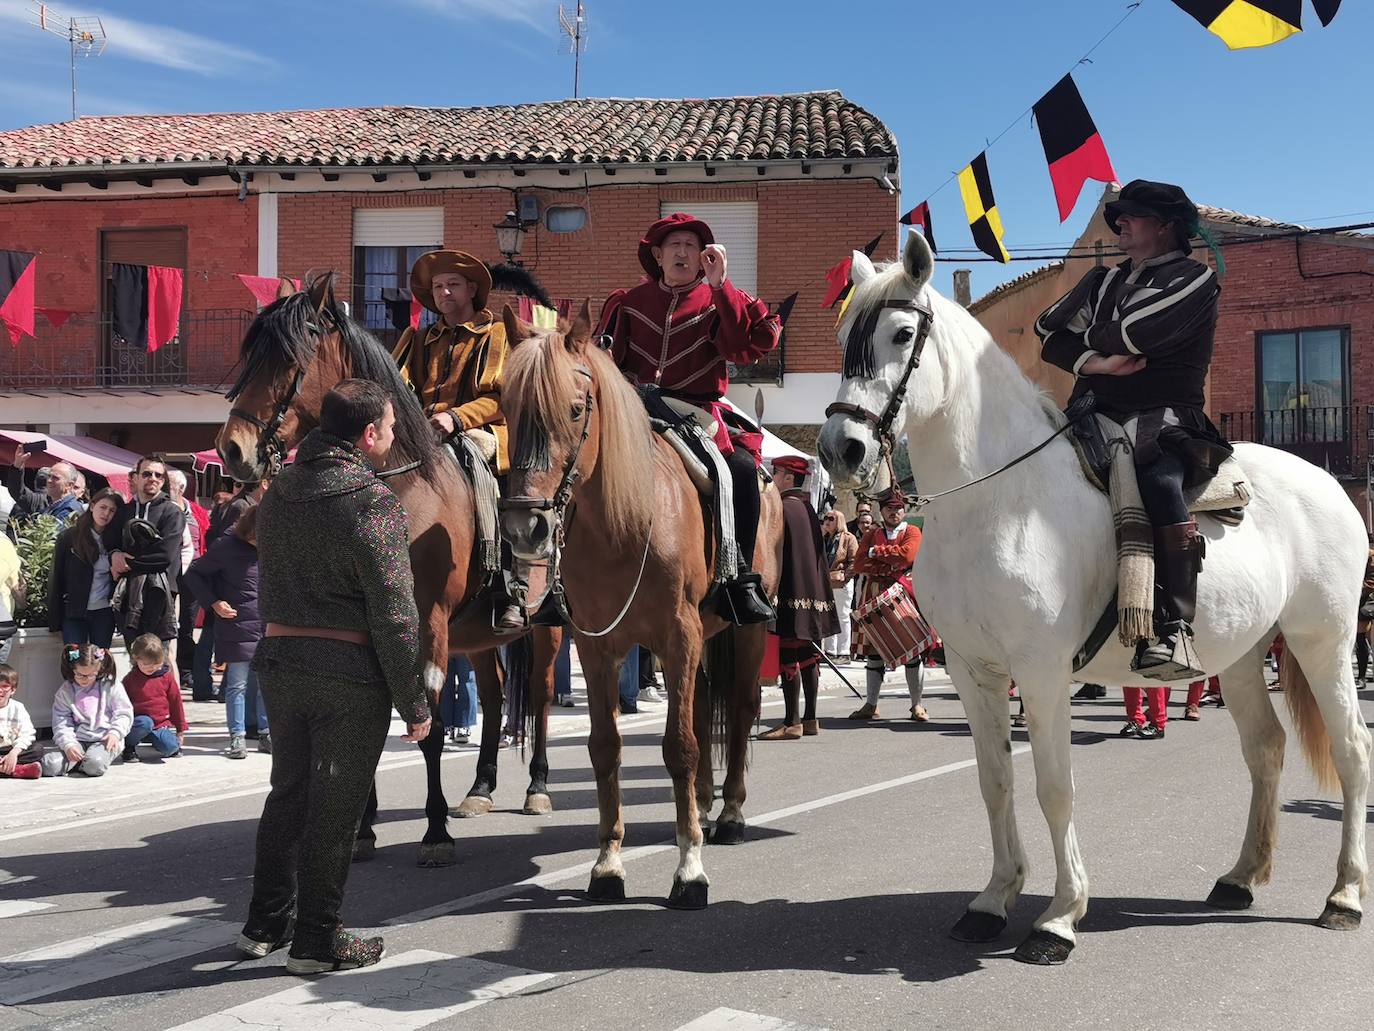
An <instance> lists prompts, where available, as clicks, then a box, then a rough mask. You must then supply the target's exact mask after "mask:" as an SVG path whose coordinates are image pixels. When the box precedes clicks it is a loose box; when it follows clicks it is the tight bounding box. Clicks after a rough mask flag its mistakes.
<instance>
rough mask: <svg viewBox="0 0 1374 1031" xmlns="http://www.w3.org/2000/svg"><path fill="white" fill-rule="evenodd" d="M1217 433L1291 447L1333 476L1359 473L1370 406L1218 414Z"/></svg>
mask: <svg viewBox="0 0 1374 1031" xmlns="http://www.w3.org/2000/svg"><path fill="white" fill-rule="evenodd" d="M1221 432H1222V433H1224V434H1225V435H1226V437H1227V439H1228V440H1249V441H1254V442H1256V443H1259V444H1268V445H1270V446H1271V447H1276V448H1281V449H1282V450H1284V451H1291V452H1292V453H1293V454H1295V455H1298V456H1299V457H1301V458H1305V459H1307V461H1309V462H1311V463H1312V464H1314V465H1319V466H1321V467H1322V468H1323V469H1327V470H1330V471H1331V472H1332V473H1334V474H1335V475H1337V476H1354V475H1360V476H1362V475H1364V467H1365V461H1366V460H1367V458H1368V456H1369V441H1370V435H1371V433H1374V408H1371V406H1369V405H1337V406H1334V407H1328V408H1301V407H1295V408H1276V409H1270V410H1260V411H1243V412H1222V413H1221Z"/></svg>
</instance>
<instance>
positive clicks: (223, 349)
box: [0, 308, 254, 390]
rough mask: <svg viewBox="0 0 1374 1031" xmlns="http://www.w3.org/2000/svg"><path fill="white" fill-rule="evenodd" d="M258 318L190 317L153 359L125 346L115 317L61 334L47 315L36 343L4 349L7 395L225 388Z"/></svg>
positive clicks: (223, 313) (2, 375)
mask: <svg viewBox="0 0 1374 1031" xmlns="http://www.w3.org/2000/svg"><path fill="white" fill-rule="evenodd" d="M253 317H254V313H253V312H251V311H244V310H241V309H237V308H208V309H201V310H196V311H183V312H182V313H181V321H180V323H179V326H178V331H177V335H176V336H175V337H173V338H172V339H171V340H170V341H168V342H167V343H166V344H163V345H162V347H160V348H158V350H157V351H155V352H153V353H152V354H149V353H148V350H147V348H146V347H142V346H136V345H132V344H129V343H128V342H126V341H125V340H123V339H122V338H121V337H120V336H119V334H118V333H116V332H115V329H114V326H113V320H112V319H111V317H110V316H108V315H107V316H105V317H104V318H99V317H97V316H94V315H73V316H72V317H71V318H69V319H68V320H67V321H66V322H64V323H63V324H62V325H61V326H60V327H57V326H52V325H50V324H49V323H48V322H47V321H46V319H45V317H44V316H42V315H39V317H38V324H37V325H36V326H35V330H36V335H35V336H33V337H25V338H24V339H23V340H21V341H20V342H19V343H18V344H17V345H15V346H3V347H0V390H4V389H20V390H41V389H64V390H72V389H76V390H79V389H88V390H89V389H103V388H111V387H116V388H117V387H209V388H218V387H222V386H224V385H226V384H227V381H228V378H229V375H230V371H231V370H232V369H233V367H234V364H235V363H236V362H237V361H238V354H239V345H240V343H242V341H243V337H244V334H245V333H246V332H247V331H248V327H249V325H251V324H252V321H253Z"/></svg>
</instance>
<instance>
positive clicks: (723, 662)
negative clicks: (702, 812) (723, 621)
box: [701, 627, 736, 765]
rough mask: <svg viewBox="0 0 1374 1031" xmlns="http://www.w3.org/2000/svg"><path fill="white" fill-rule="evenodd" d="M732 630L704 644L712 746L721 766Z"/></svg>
mask: <svg viewBox="0 0 1374 1031" xmlns="http://www.w3.org/2000/svg"><path fill="white" fill-rule="evenodd" d="M735 632H736V631H735V629H734V627H726V628H725V629H724V630H722V631H721V632H720V633H718V634H716V635H715V636H714V637H711V638H709V639H708V640H707V641H706V644H705V647H704V649H703V650H704V652H705V655H704V657H703V662H702V664H701V665H702V669H704V670H705V671H706V690H707V696H708V702H709V704H710V706H711V747H712V749H713V750H714V754H715V760H716V762H717V764H718V765H724V764H725V762H726V760H727V758H728V755H729V747H730V709H731V704H732V702H733V699H734V693H735Z"/></svg>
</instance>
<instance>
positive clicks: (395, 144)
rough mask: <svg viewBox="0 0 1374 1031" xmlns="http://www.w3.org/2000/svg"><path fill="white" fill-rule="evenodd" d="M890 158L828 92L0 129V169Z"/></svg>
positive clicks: (864, 119)
mask: <svg viewBox="0 0 1374 1031" xmlns="http://www.w3.org/2000/svg"><path fill="white" fill-rule="evenodd" d="M896 157H897V142H896V140H895V139H894V138H893V136H892V133H891V132H889V131H888V129H887V127H886V126H884V125H883V123H882V122H880V121H879V120H878V119H877V118H876V117H874V116H873V115H871V114H869V112H867V111H865V110H864V109H863V108H861V107H859V106H858V105H857V104H855V103H853V102H852V101H849V100H846V99H845V98H844V97H843V96H842V95H841V94H840V93H839V92H838V91H835V90H827V91H822V92H816V93H796V94H788V95H784V96H766V97H720V98H715V99H709V100H619V99H605V98H587V99H580V100H559V101H552V102H549V103H542V104H516V105H510V106H505V107H363V108H334V109H329V110H319V111H270V112H258V113H239V114H185V115H118V116H112V117H94V118H78V119H76V120H75V121H72V122H61V123H58V124H54V125H35V126H31V127H29V128H26V129H15V130H12V131H8V132H0V169H4V168H9V169H21V168H32V169H54V170H56V169H61V168H79V167H90V166H93V165H94V166H119V165H135V164H158V163H168V162H209V163H225V164H232V165H284V166H292V165H307V166H308V165H334V166H386V165H397V164H402V165H410V164H433V165H446V164H489V163H499V164H545V163H560V164H566V163H586V164H618V163H655V162H685V161H697V162H700V161H762V160H769V159H772V160H776V159H792V160H797V159H804V158H853V159H860V158H891V159H894V160H895V159H896Z"/></svg>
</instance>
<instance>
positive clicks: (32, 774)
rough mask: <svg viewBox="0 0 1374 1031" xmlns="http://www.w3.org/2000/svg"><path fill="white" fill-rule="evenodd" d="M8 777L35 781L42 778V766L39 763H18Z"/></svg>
mask: <svg viewBox="0 0 1374 1031" xmlns="http://www.w3.org/2000/svg"><path fill="white" fill-rule="evenodd" d="M10 776H11V777H13V778H14V779H15V780H37V779H38V778H39V777H41V776H43V765H42V764H41V763H19V764H17V765H16V766H15V767H14V772H13V773H11V774H10Z"/></svg>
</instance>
